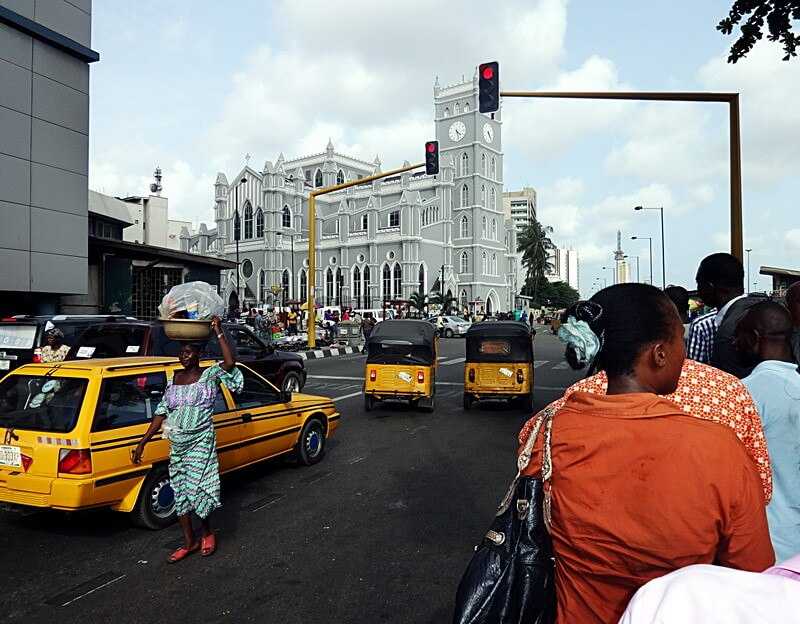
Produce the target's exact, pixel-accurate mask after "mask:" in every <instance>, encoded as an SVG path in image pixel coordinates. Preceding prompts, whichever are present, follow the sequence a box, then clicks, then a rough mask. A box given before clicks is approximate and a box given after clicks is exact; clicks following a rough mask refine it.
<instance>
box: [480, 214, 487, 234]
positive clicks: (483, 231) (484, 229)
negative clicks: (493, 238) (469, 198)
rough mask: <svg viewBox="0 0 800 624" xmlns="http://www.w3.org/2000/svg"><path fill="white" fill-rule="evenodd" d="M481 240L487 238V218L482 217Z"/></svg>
mask: <svg viewBox="0 0 800 624" xmlns="http://www.w3.org/2000/svg"><path fill="white" fill-rule="evenodd" d="M481 238H486V217H481Z"/></svg>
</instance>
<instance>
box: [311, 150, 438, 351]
mask: <svg viewBox="0 0 800 624" xmlns="http://www.w3.org/2000/svg"><path fill="white" fill-rule="evenodd" d="M424 166H425V163H424V162H423V163H417V164H415V165H406V166H405V167H400V168H399V169H392V170H391V171H386V172H381V173H376V174H375V175H372V176H367V177H366V178H360V179H358V180H352V181H351V182H345V183H343V184H336V185H335V186H327V187H325V188H321V189H317V190H315V191H311V193H309V196H308V298H307V300H306V307H307V308H308V328H307V331H306V333H307V334H308V346H309V348H311V349H313V348H314V347H316V346H317V331H316V325H317V308H316V302H315V301H314V290H315V289H316V285H317V197H319V196H320V195H325V194H326V193H333V192H334V191H341V190H342V189H346V188H350V187H351V186H360V185H362V184H366V183H367V182H372V181H373V180H380V179H382V178H388V177H389V176H393V175H397V174H399V173H405V172H406V171H411V170H412V169H419V168H420V167H424Z"/></svg>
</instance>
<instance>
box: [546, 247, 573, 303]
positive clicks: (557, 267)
mask: <svg viewBox="0 0 800 624" xmlns="http://www.w3.org/2000/svg"><path fill="white" fill-rule="evenodd" d="M549 260H550V264H552V265H553V270H552V271H549V272H548V273H547V274H546V275H545V277H546V278H547V280H548V281H549V282H566V283H567V284H569V285H570V286H572V287H573V288H574V289H575V290H577V291H578V292H580V286H581V278H580V262H579V261H578V251H577V250H576V249H572V248H571V247H570V248H563V247H554V248H553V249H551V250H550V256H549Z"/></svg>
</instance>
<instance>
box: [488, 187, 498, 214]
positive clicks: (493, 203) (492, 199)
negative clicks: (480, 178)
mask: <svg viewBox="0 0 800 624" xmlns="http://www.w3.org/2000/svg"><path fill="white" fill-rule="evenodd" d="M489 207H490V208H492V209H494V210H497V193H495V192H494V189H492V190H491V191H490V194H489Z"/></svg>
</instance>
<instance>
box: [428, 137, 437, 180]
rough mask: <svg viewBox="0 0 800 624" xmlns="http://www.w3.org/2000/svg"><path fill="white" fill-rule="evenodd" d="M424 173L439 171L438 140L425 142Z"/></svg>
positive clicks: (430, 173)
mask: <svg viewBox="0 0 800 624" xmlns="http://www.w3.org/2000/svg"><path fill="white" fill-rule="evenodd" d="M425 173H426V174H428V175H436V174H437V173H439V141H428V142H427V143H425Z"/></svg>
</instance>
